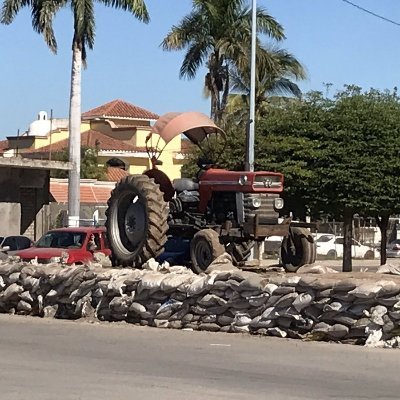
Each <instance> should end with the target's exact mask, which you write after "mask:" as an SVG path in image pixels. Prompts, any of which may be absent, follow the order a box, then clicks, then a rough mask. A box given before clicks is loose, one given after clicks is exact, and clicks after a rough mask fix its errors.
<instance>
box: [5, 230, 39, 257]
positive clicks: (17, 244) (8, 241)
mask: <svg viewBox="0 0 400 400" xmlns="http://www.w3.org/2000/svg"><path fill="white" fill-rule="evenodd" d="M31 246H33V241H32V240H31V239H29V238H28V237H26V236H21V235H15V236H0V252H2V253H6V254H8V255H13V254H15V252H16V251H18V250H24V249H28V248H29V247H31Z"/></svg>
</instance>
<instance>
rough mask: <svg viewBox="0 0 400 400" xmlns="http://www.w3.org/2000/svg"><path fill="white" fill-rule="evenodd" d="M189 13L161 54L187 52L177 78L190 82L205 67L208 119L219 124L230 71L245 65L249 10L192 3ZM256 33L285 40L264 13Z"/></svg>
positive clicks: (232, 3) (207, 0) (211, 1)
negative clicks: (209, 108)
mask: <svg viewBox="0 0 400 400" xmlns="http://www.w3.org/2000/svg"><path fill="white" fill-rule="evenodd" d="M192 2H193V9H192V12H191V13H190V14H189V15H187V16H186V17H184V18H183V19H182V21H181V22H180V23H179V25H176V26H173V27H172V29H171V31H170V32H169V33H168V34H167V36H166V37H165V39H164V40H163V42H162V47H163V49H164V50H186V54H185V57H184V60H183V63H182V66H181V69H180V77H186V78H189V79H193V78H194V77H195V76H196V73H197V72H198V70H199V68H200V67H201V66H202V65H204V64H206V66H207V69H208V72H207V74H206V77H205V89H206V90H208V91H209V93H210V94H211V117H212V118H213V119H214V120H215V121H216V122H220V121H221V119H222V116H223V113H224V111H225V107H226V104H227V99H228V94H229V88H230V83H229V69H230V66H231V65H235V66H237V67H240V65H243V63H245V62H247V60H246V58H247V54H248V52H247V50H246V51H245V50H244V49H247V47H249V46H250V41H251V10H250V9H249V8H247V7H246V6H245V4H246V3H247V2H246V1H244V0H192ZM257 30H258V33H260V34H267V35H269V36H270V37H271V38H273V39H275V40H282V39H284V33H283V28H282V26H281V25H280V24H279V23H278V22H277V21H276V20H275V19H274V18H272V17H271V16H270V15H269V14H268V13H267V12H266V11H265V10H264V9H262V8H258V9H257Z"/></svg>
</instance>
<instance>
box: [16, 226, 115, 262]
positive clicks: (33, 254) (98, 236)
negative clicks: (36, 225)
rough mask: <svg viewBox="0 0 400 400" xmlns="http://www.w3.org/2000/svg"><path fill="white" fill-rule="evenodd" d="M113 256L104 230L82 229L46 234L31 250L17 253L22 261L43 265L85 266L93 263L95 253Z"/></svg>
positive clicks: (69, 229)
mask: <svg viewBox="0 0 400 400" xmlns="http://www.w3.org/2000/svg"><path fill="white" fill-rule="evenodd" d="M96 252H101V253H104V254H105V255H106V256H110V255H111V250H110V249H109V248H108V244H107V239H106V233H105V229H104V228H97V227H80V228H60V229H53V230H51V231H48V232H47V233H45V234H44V235H43V236H42V237H41V238H40V239H39V240H38V241H37V242H36V243H35V245H34V246H32V247H31V248H29V249H26V250H21V251H18V252H17V256H19V257H21V259H22V261H31V260H34V259H36V260H37V262H39V263H41V264H47V263H50V262H60V261H61V259H62V258H64V257H65V258H66V259H65V260H64V261H65V262H66V263H67V264H72V263H75V264H83V263H86V262H88V261H93V259H94V257H93V255H94V253H96Z"/></svg>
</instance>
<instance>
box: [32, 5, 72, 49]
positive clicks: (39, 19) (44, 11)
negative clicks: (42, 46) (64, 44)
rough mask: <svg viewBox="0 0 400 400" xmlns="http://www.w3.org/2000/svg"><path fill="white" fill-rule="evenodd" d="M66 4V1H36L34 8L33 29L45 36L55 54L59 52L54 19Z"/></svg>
mask: <svg viewBox="0 0 400 400" xmlns="http://www.w3.org/2000/svg"><path fill="white" fill-rule="evenodd" d="M65 4H66V0H62V1H59V0H41V1H36V3H35V5H34V6H33V7H32V12H31V17H32V27H33V29H34V30H35V31H36V32H38V33H40V34H42V35H43V37H44V39H45V42H46V43H47V45H48V46H49V48H50V49H51V51H53V52H54V53H56V52H57V41H56V38H55V35H54V30H53V19H54V16H55V14H56V13H57V12H58V11H59V10H60V9H61V8H62V7H64V6H65Z"/></svg>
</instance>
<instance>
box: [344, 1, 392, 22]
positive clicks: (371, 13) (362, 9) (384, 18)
mask: <svg viewBox="0 0 400 400" xmlns="http://www.w3.org/2000/svg"><path fill="white" fill-rule="evenodd" d="M342 1H343V2H344V3H347V4H350V5H351V6H353V7H355V8H358V9H359V10H361V11H364V12H366V13H367V14H370V15H373V16H374V17H376V18H379V19H381V20H383V21H386V22H389V23H391V24H393V25H397V26H400V23H399V22H396V21H393V20H392V19H389V18H386V17H384V16H382V15H379V14H376V13H374V12H373V11H370V10H367V9H366V8H364V7H361V6H359V5H358V4H354V3H352V2H351V1H349V0H342Z"/></svg>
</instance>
